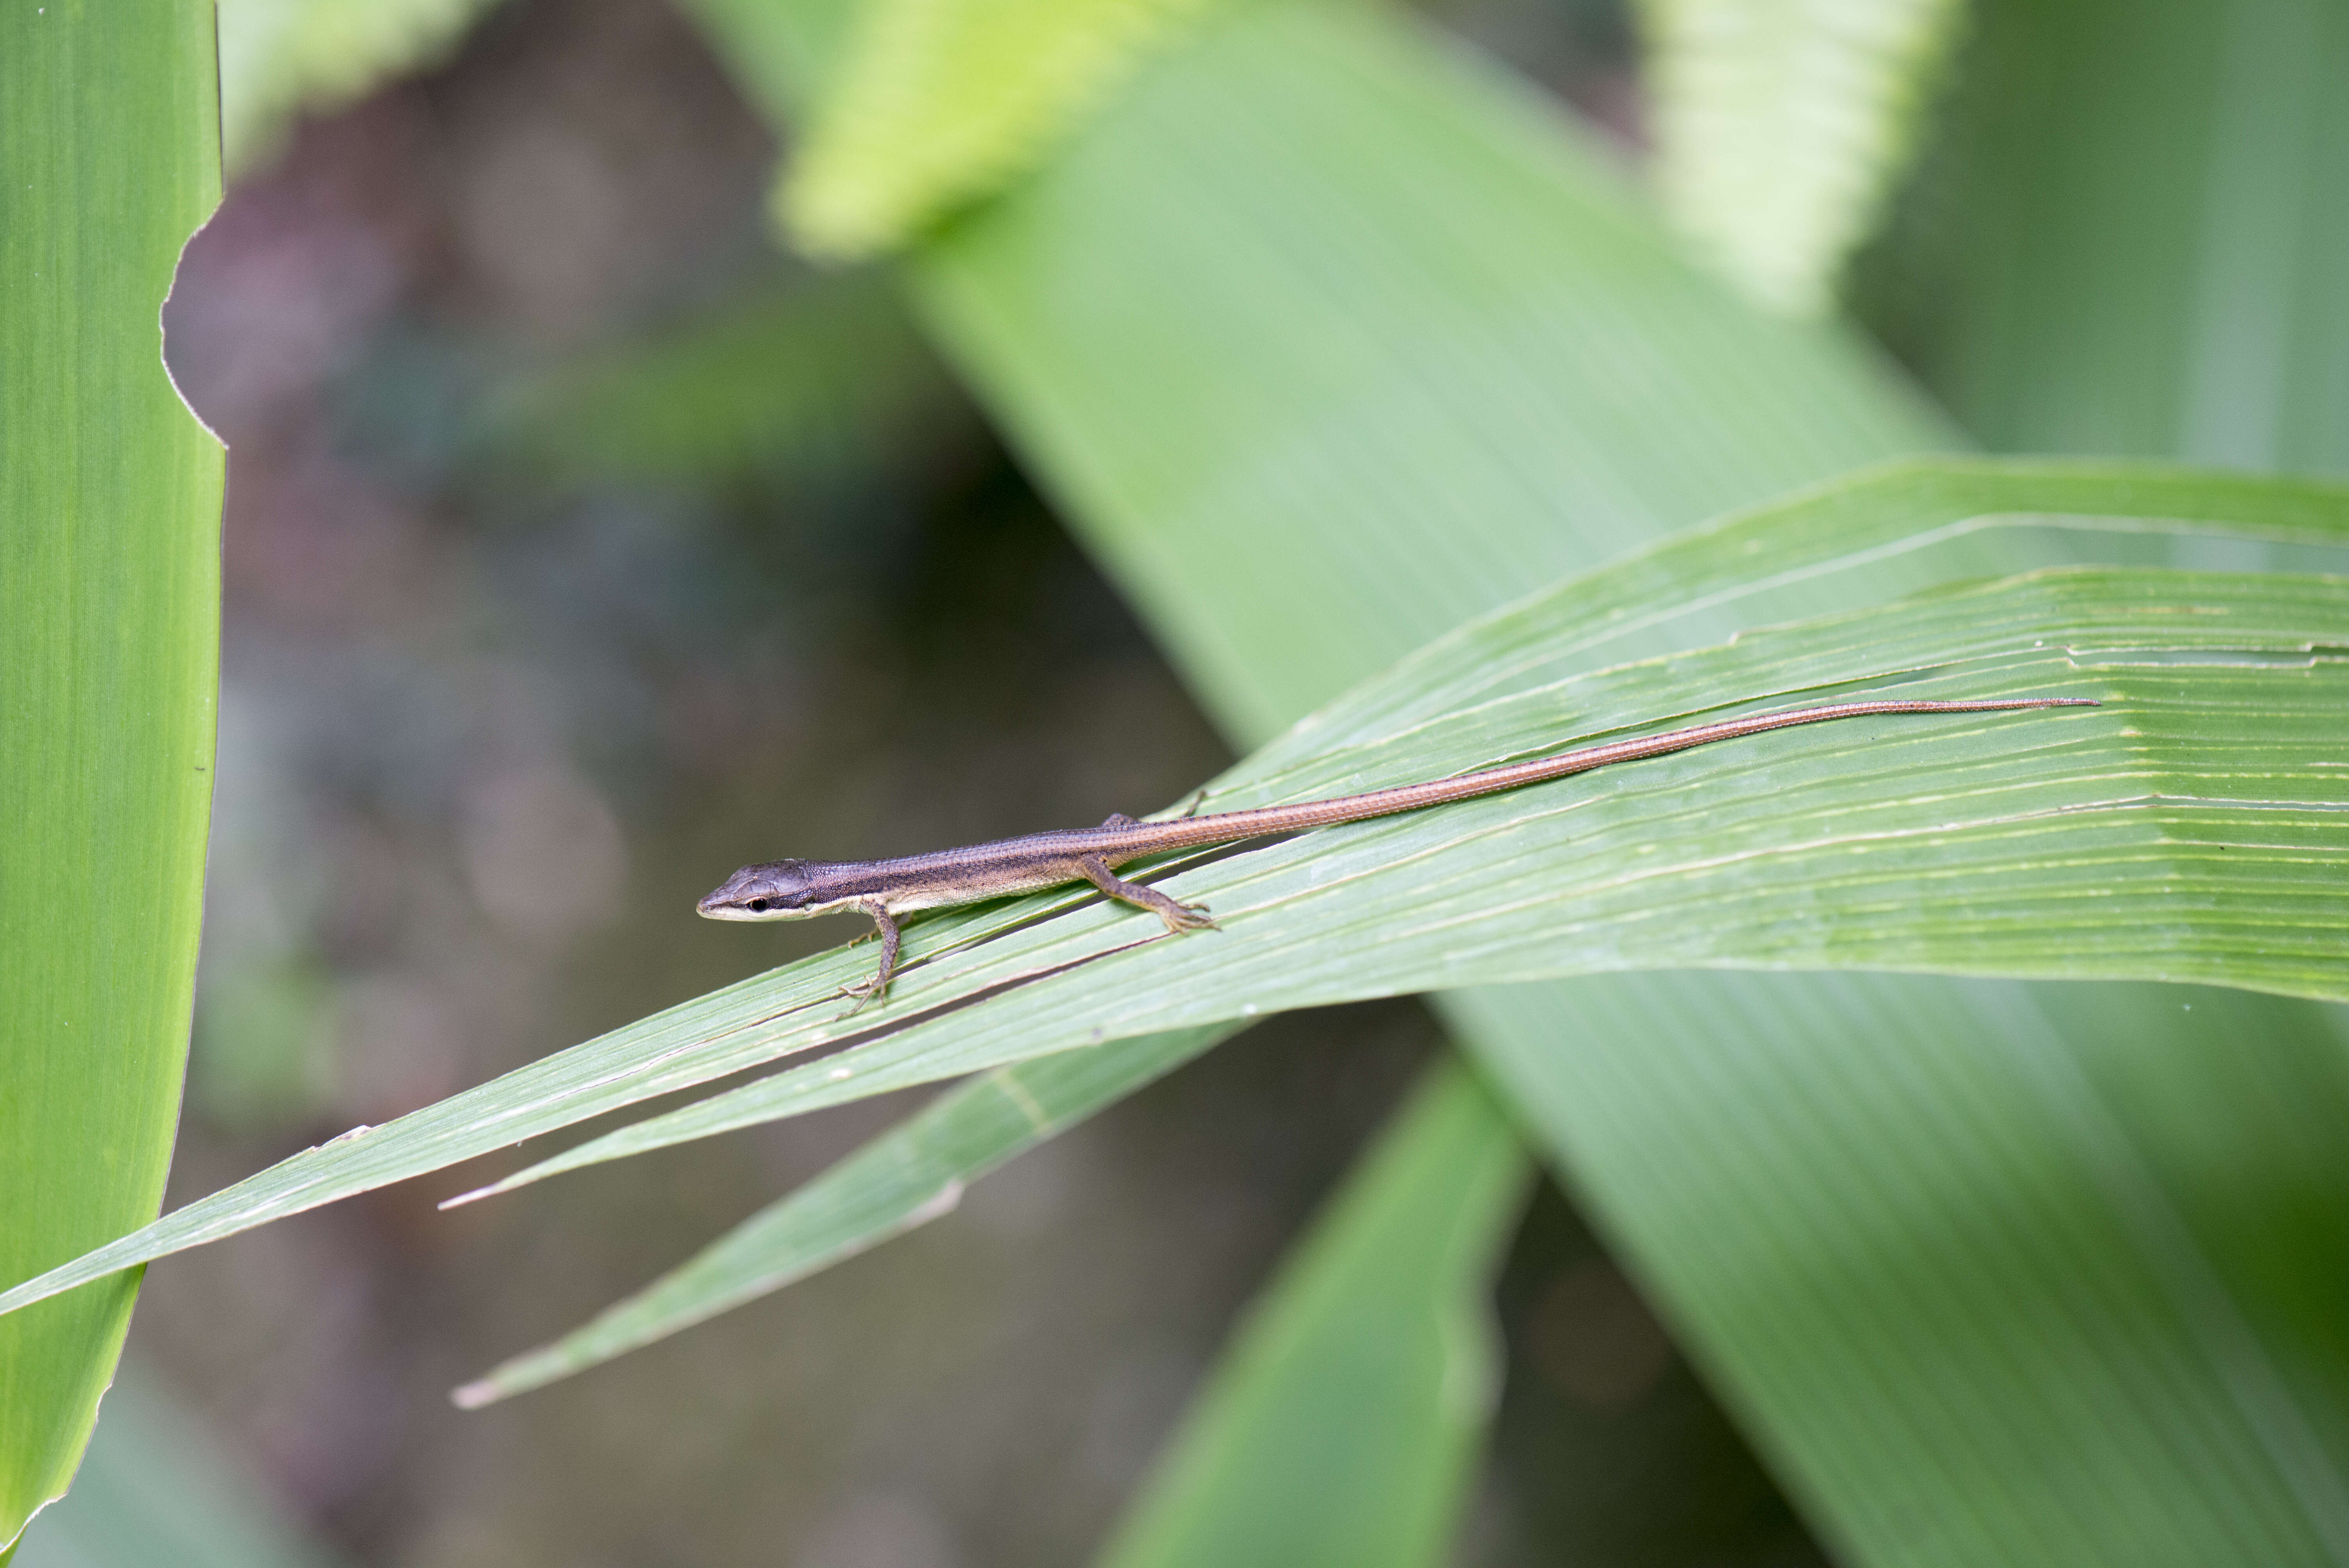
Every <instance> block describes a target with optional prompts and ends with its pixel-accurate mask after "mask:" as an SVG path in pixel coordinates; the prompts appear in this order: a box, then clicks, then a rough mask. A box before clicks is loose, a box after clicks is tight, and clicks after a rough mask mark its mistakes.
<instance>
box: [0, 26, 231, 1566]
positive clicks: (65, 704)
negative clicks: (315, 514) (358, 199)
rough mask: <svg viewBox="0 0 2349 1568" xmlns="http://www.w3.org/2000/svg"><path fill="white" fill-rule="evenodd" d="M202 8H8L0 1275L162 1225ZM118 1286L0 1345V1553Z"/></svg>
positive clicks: (130, 1284)
mask: <svg viewBox="0 0 2349 1568" xmlns="http://www.w3.org/2000/svg"><path fill="white" fill-rule="evenodd" d="M215 108H216V106H215V104H214V102H213V98H212V15H211V13H210V11H209V9H208V8H207V7H204V6H202V5H182V4H161V3H154V0H109V3H108V4H103V5H100V4H92V3H88V0H49V3H48V4H45V5H9V6H7V7H5V9H0V278H5V279H6V280H7V281H6V283H5V305H0V432H5V434H0V672H5V675H0V683H5V685H0V1215H5V1216H6V1219H5V1223H0V1274H4V1275H6V1276H8V1277H11V1278H14V1277H17V1276H21V1275H23V1274H29V1273H35V1272H37V1271H39V1270H41V1269H45V1268H47V1267H49V1266H50V1265H52V1264H57V1263H60V1262H63V1261H64V1260H66V1259H67V1258H70V1257H72V1256H74V1255H75V1254H76V1253H81V1252H83V1251H85V1250H86V1249H88V1247H90V1246H91V1245H93V1244H95V1243H98V1242H99V1241H101V1240H102V1239H104V1238H105V1237H108V1236H111V1235H119V1234H120V1233H122V1231H123V1230H125V1229H126V1228H128V1227H131V1226H136V1225H138V1224H140V1223H141V1222H145V1221H146V1220H148V1219H150V1218H151V1217H152V1216H153V1215H154V1213H155V1211H156V1208H157V1206H158V1205H159V1204H160V1202H161V1201H162V1195H163V1176H164V1171H165V1167H166V1166H167V1164H168V1162H169V1161H170V1158H171V1129H172V1122H173V1119H174V1117H175V1115H176V1113H177V1111H178V1108H179V1099H180V1079H181V1071H182V1069H183V1067H184V1065H185V1062H186V1059H187V1048H188V1018H189V1011H190V1006H191V995H192V987H193V985H194V977H195V963H196V936H197V930H198V923H199V921H200V919H201V916H202V902H203V870H204V826H205V820H206V816H207V813H208V811H209V809H210V806H211V801H212V773H211V769H212V703H213V696H214V690H215V685H216V660H217V657H218V648H219V642H220V505H221V476H222V455H221V449H220V444H219V443H218V442H216V441H214V440H213V439H212V437H211V436H210V435H209V434H207V433H206V432H205V431H204V430H203V429H202V428H201V427H200V426H199V425H198V424H197V423H196V421H195V420H194V418H192V417H191V416H190V414H189V412H188V410H187V408H186V407H184V406H182V405H181V402H180V399H179V397H178V395H177V394H176V393H175V392H174V391H173V389H172V387H171V379H170V377H168V376H167V375H166V374H165V373H164V370H163V362H162V352H161V350H162V340H161V334H160V331H159V329H158V326H157V315H158V313H159V312H160V309H161V308H162V304H163V296H164V295H165V294H167V293H168V292H169V291H170V288H171V273H172V268H173V266H174V264H175V263H177V261H178V259H179V254H180V247H181V244H182V243H183V242H185V241H186V239H187V237H188V235H189V233H190V232H191V231H193V230H194V228H195V227H196V225H197V224H199V223H201V222H203V220H204V218H205V216H206V215H207V214H208V213H210V212H211V211H212V207H213V206H214V205H215V204H216V203H217V202H218V201H219V199H220V166H219V161H218V152H217V150H218V146H219V142H218V133H217V129H216V121H215V119H214V113H215ZM137 1288H138V1278H137V1276H136V1275H125V1276H121V1277H119V1278H116V1279H112V1280H109V1281H107V1282H106V1283H104V1284H98V1285H95V1286H93V1287H92V1288H91V1289H88V1290H86V1291H82V1292H79V1293H78V1294H77V1295H73V1296H71V1297H69V1298H67V1299H66V1300H62V1301H58V1302H56V1303H54V1304H52V1305H48V1306H46V1307H43V1308H42V1309H40V1310H38V1311H36V1312H31V1313H26V1314H23V1315H18V1316H16V1317H12V1318H10V1319H8V1320H7V1321H6V1322H5V1323H0V1550H5V1546H6V1544H7V1543H8V1542H13V1541H15V1540H16V1536H17V1533H18V1532H20V1531H21V1530H22V1529H23V1528H24V1525H25V1522H26V1519H28V1518H29V1517H30V1516H31V1515H32V1513H33V1512H34V1511H36V1509H38V1508H39V1507H40V1506H41V1505H42V1504H43V1503H44V1502H46V1501H48V1500H49V1499H52V1498H55V1497H57V1496H58V1495H59V1494H60V1493H62V1492H63V1491H65V1488H66V1483H67V1480H70V1478H71V1477H72V1475H73V1470H74V1466H75V1464H76V1462H77V1461H78V1459H79V1457H80V1454H81V1450H82V1448H83V1445H84V1444H85V1443H86V1442H87V1441H88V1438H89V1432H90V1426H91V1423H92V1422H93V1421H94V1420H95V1419H96V1417H97V1407H98V1396H99V1394H100V1393H101V1392H103V1391H104V1389H105V1387H106V1385H107V1382H108V1380H109V1377H111V1376H112V1373H113V1368H114V1363H115V1357H116V1356H117V1355H118V1354H119V1351H120V1349H121V1345H122V1336H123V1331H124V1329H125V1327H126V1326H127V1325H128V1324H129V1316H130V1305H131V1301H132V1299H133V1297H134V1295H136V1293H137Z"/></svg>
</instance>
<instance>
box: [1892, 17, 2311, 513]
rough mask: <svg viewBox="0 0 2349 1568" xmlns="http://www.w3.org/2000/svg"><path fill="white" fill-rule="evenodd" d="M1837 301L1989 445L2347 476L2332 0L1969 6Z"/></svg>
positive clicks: (2027, 449)
mask: <svg viewBox="0 0 2349 1568" xmlns="http://www.w3.org/2000/svg"><path fill="white" fill-rule="evenodd" d="M1973 33H1974V36H1973V37H1972V39H1971V42H1970V44H1969V45H1968V46H1967V47H1966V48H1965V49H1964V50H1962V51H1961V55H1960V65H1961V69H1960V72H1959V76H1958V87H1957V90H1956V91H1955V92H1954V93H1953V94H1952V95H1951V101H1950V102H1949V104H1948V106H1947V108H1946V109H1945V111H1943V113H1942V114H1940V116H1939V117H1938V118H1939V119H1940V120H1941V121H1942V122H1943V127H1944V129H1942V130H1941V131H1940V132H1939V133H1938V134H1937V135H1936V137H1935V139H1934V144H1933V150H1931V151H1930V153H1929V154H1928V156H1927V158H1926V160H1925V161H1924V164H1923V166H1922V168H1921V170H1920V177H1919V180H1918V181H1917V183H1916V186H1915V188H1914V189H1913V190H1912V191H1910V193H1909V195H1908V196H1907V197H1906V198H1904V199H1903V201H1901V203H1900V204H1899V208H1898V209H1897V211H1896V213H1895V216H1894V221H1893V222H1892V223H1891V225H1890V226H1889V230H1888V233H1887V236H1886V240H1885V242H1884V244H1883V246H1882V247H1881V251H1880V253H1878V254H1876V255H1873V256H1872V257H1870V258H1869V260H1868V263H1867V264H1865V265H1864V266H1863V268H1862V269H1861V272H1860V273H1859V276H1858V281H1859V283H1860V284H1861V286H1860V287H1859V289H1858V290H1857V295H1858V297H1859V298H1860V299H1861V300H1863V301H1864V302H1865V307H1866V308H1867V310H1868V314H1869V315H1870V316H1871V318H1872V319H1874V320H1875V321H1876V322H1878V325H1879V326H1880V327H1881V329H1882V330H1884V331H1885V332H1886V333H1887V334H1888V335H1889V336H1890V337H1891V338H1892V340H1893V341H1895V342H1897V343H1898V344H1899V346H1901V348H1902V350H1903V352H1904V355H1905V356H1907V357H1908V358H1909V360H1910V362H1911V363H1912V364H1914V365H1915V366H1917V368H1918V369H1919V371H1920V373H1921V374H1922V375H1923V376H1924V377H1926V379H1927V380H1928V382H1929V383H1930V385H1931V386H1932V387H1934V389H1935V390H1936V391H1937V392H1938V393H1939V394H1940V396H1941V397H1943V398H1945V399H1946V400H1947V401H1948V403H1949V406H1950V407H1951V409H1952V410H1954V411H1955V412H1956V413H1957V415H1958V416H1959V417H1960V418H1962V419H1963V420H1964V421H1965V423H1966V425H1967V426H1968V428H1970V429H1971V430H1972V431H1974V433H1975V434H1976V435H1977V436H1978V437H1979V438H1981V439H1982V440H1983V441H1984V442H1986V443H1987V444H1989V445H1991V446H1992V447H1997V448H2004V449H2016V450H2025V451H2067V450H2068V451H2104V452H2112V453H2116V454H2118V453H2127V454H2137V455H2143V456H2147V457H2167V456H2175V457H2180V458H2187V459H2193V460H2196V461H2200V462H2217V463H2233V464H2242V465H2245V466H2249V467H2255V468H2290V469H2305V470H2311V471H2318V472H2329V473H2342V472H2349V378H2344V377H2343V375H2342V374H2341V366H2343V365H2344V364H2349V303H2344V282H2343V273H2342V267H2341V257H2342V256H2343V255H2344V253H2349V94H2344V93H2343V92H2342V91H2341V90H2340V85H2341V82H2342V80H2343V79H2344V76H2349V10H2344V8H2343V7H2341V6H2339V5H2330V4H2326V3H2324V0H2258V3H2254V4H2239V5H2230V4H2226V3H2225V0H2075V3H2074V4H2070V5H2038V4H2035V3H2033V0H1977V5H1976V19H1975V24H1974V27H1973Z"/></svg>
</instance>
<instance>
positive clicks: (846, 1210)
mask: <svg viewBox="0 0 2349 1568" xmlns="http://www.w3.org/2000/svg"><path fill="white" fill-rule="evenodd" d="M1233 1032H1234V1030H1233V1028H1232V1026H1224V1025H1217V1026H1209V1027H1206V1028H1201V1029H1186V1030H1183V1031H1181V1032H1180V1033H1176V1034H1170V1035H1144V1036H1143V1037H1141V1038H1139V1039H1133V1040H1118V1041H1114V1042H1112V1043H1111V1044H1109V1045H1106V1046H1103V1047H1101V1048H1100V1049H1098V1050H1092V1051H1080V1052H1071V1053H1069V1054H1068V1055H1066V1056H1057V1057H1044V1058H1043V1059H1041V1060H1040V1061H1034V1062H1027V1063H1022V1064H1021V1065H1019V1066H1018V1067H1009V1068H997V1069H996V1070H995V1071H993V1072H991V1073H988V1074H985V1075H984V1076H982V1077H979V1078H974V1079H972V1080H971V1081H970V1082H968V1083H967V1084H964V1085H962V1086H961V1087H960V1088H956V1089H954V1090H953V1091H951V1092H950V1093H947V1094H946V1095H942V1096H941V1097H939V1099H936V1101H934V1102H933V1103H932V1104H930V1105H928V1106H926V1107H925V1108H924V1109H922V1110H921V1111H920V1112H919V1113H917V1114H916V1115H915V1116H913V1117H910V1118H908V1119H906V1120H905V1121H904V1122H902V1123H900V1124H899V1125H898V1126H896V1127H894V1128H892V1129H890V1130H888V1131H887V1132H885V1133H883V1134H882V1135H881V1136H880V1137H879V1138H876V1139H874V1140H873V1141H872V1142H870V1143H868V1144H866V1145H865V1146H864V1148H862V1149H860V1150H857V1151H856V1152H855V1153H854V1154H852V1155H850V1156H849V1157H848V1158H847V1159H845V1160H843V1161H841V1162H840V1163H839V1164H837V1165H835V1166H833V1168H832V1169H831V1170H829V1171H825V1172H824V1173H823V1175H822V1176H819V1177H817V1178H816V1179H815V1180H814V1181H811V1182H809V1183H808V1184H807V1185H806V1186H804V1187H802V1188H801V1189H800V1190H799V1191H796V1192H794V1193H792V1195H791V1196H790V1197H788V1198H785V1199H783V1200H781V1202H776V1203H773V1204H771V1205H770V1206H769V1207H767V1208H765V1209H763V1210H761V1211H760V1212H758V1213H756V1214H753V1215H752V1216H751V1217H750V1219H748V1220H745V1221H744V1222H742V1223H741V1224H740V1225H738V1226H736V1227H735V1228H734V1229H733V1230H731V1231H730V1232H728V1233H726V1234H725V1235H724V1236H721V1237H720V1238H719V1239H718V1240H717V1241H715V1242H713V1243H710V1244H709V1246H707V1247H705V1248H703V1249H702V1250H701V1251H700V1252H699V1253H696V1254H695V1255H694V1256H693V1257H692V1258H691V1259H690V1260H689V1261H688V1262H687V1263H684V1264H680V1265H678V1267H677V1268H675V1269H672V1270H670V1271H669V1272H668V1273H667V1274H663V1275H662V1276H661V1277H660V1278H659V1279H657V1280H655V1281H654V1282H653V1283H652V1284H649V1285H647V1286H646V1287H645V1288H644V1289H643V1290H640V1291H638V1292H637V1293H636V1295H632V1296H629V1297H628V1298H627V1299H626V1300H625V1301H621V1302H618V1303H616V1304H615V1305H612V1306H610V1307H609V1308H607V1309H605V1311H603V1312H601V1313H599V1314H597V1315H596V1316H595V1320H594V1321H593V1322H591V1323H588V1324H585V1325H584V1326H581V1327H579V1328H577V1329H574V1331H573V1332H571V1333H569V1334H566V1335H564V1336H563V1337H562V1338H560V1339H557V1340H555V1341H554V1342H553V1343H551V1344H548V1345H544V1346H540V1347H539V1348H538V1349H536V1350H533V1351H530V1352H528V1353H527V1354H524V1355H522V1356H518V1357H514V1358H513V1359H512V1360H510V1361H507V1362H504V1363H502V1364H501V1365H500V1366H498V1367H494V1368H492V1370H491V1371H490V1372H489V1374H488V1375H487V1376H485V1377H481V1378H478V1379H476V1380H475V1381H473V1382H471V1383H468V1384H466V1385H465V1386H464V1387H461V1388H460V1389H458V1390H457V1391H456V1394H455V1396H454V1398H455V1399H456V1401H457V1403H458V1404H460V1405H462V1406H464V1407H465V1408H468V1409H472V1408H478V1407H480V1406H482V1405H487V1404H491V1403H493V1402H495V1401H496V1400H499V1399H503V1398H508V1397H510V1396H512V1395H514V1394H520V1393H523V1392H526V1391H527V1390H529V1389H532V1388H537V1387H543V1386H544V1385H546V1384H548V1383H552V1382H554V1381H555V1380H556V1379H557V1378H560V1377H570V1376H571V1375H572V1374H574V1373H575V1372H584V1371H585V1370H586V1369H587V1368H588V1367H595V1366H598V1365H600V1364H602V1363H603V1362H605V1361H609V1360H610V1359H611V1358H612V1357H615V1356H619V1355H622V1354H625V1353H626V1352H627V1351H630V1350H634V1349H636V1348H637V1347H638V1346H644V1345H649V1344H651V1343H653V1341H655V1340H657V1339H661V1338H665V1337H666V1336H669V1335H671V1334H675V1333H676V1332H677V1331H678V1329H681V1328H688V1327H690V1326H693V1325H694V1324H697V1323H699V1322H702V1321H703V1320H705V1319H707V1318H711V1317H715V1316H716V1315H718V1314H719V1313H721V1312H725V1311H728V1310H730V1309H731V1308H733V1307H737V1306H740V1305H742V1304H743V1303H744V1302H747V1301H754V1300H756V1299H757V1298H758V1297H760V1296H761V1295H767V1294H768V1293H769V1292H771V1291H777V1290H781V1288H782V1287H783V1286H785V1285H787V1284H792V1283H794V1282H795V1281H798V1280H802V1279H805V1278H806V1277H807V1276H808V1275H810V1274H815V1273H817V1272H818V1271H820V1270H823V1269H827V1268H830V1267H831V1266H832V1265H833V1264H836V1263H841V1262H843V1261H845V1260H846V1259H848V1258H851V1257H854V1256H855V1255H856V1254H857V1253H861V1252H863V1251H864V1250H865V1249H866V1248H868V1247H872V1246H876V1245H878V1244H879V1243H882V1242H885V1241H886V1240H888V1239H889V1238H890V1237H892V1236H895V1235H898V1234H901V1233H904V1232H905V1231H909V1230H912V1229H913V1228H914V1227H915V1226H916V1225H925V1224H927V1223H928V1222H930V1221H932V1220H935V1219H938V1218H940V1217H941V1216H943V1215H945V1214H947V1213H949V1212H952V1211H953V1209H954V1208H955V1206H956V1205H957V1203H959V1202H961V1201H962V1194H963V1191H964V1189H965V1188H967V1187H968V1185H969V1184H970V1183H971V1182H973V1181H978V1179H979V1178H980V1177H982V1176H984V1175H986V1174H987V1173H988V1171H992V1170H994V1169H995V1168H996V1167H997V1166H999V1165H1000V1164H1002V1163H1003V1162H1004V1161H1007V1160H1010V1159H1013V1158H1015V1157H1016V1156H1018V1155H1019V1154H1021V1153H1023V1152H1025V1151H1026V1150H1029V1149H1031V1148H1033V1147H1034V1146H1035V1145H1037V1144H1039V1143H1040V1142H1042V1141H1043V1140H1046V1139H1048V1138H1051V1137H1055V1136H1057V1135H1058V1134H1060V1133H1061V1132H1062V1131H1065V1130H1067V1129H1069V1128H1071V1127H1073V1126H1075V1125H1076V1124H1077V1123H1078V1122H1080V1121H1082V1120H1084V1119H1086V1118H1087V1117H1089V1116H1091V1115H1092V1113H1093V1112H1095V1111H1097V1110H1099V1109H1102V1107H1103V1106H1106V1105H1109V1104H1111V1103H1112V1102H1114V1101H1116V1100H1119V1099H1123V1098H1124V1097H1125V1096H1127V1095H1129V1094H1132V1093H1133V1092H1134V1091H1135V1090H1137V1089H1139V1088H1143V1086H1145V1085H1147V1084H1150V1083H1152V1082H1154V1081H1155V1080H1156V1079H1158V1078H1162V1077H1164V1075H1166V1074H1167V1073H1170V1072H1172V1071H1174V1069H1175V1068H1178V1067H1181V1066H1182V1065H1183V1064H1184V1063H1185V1062H1187V1061H1189V1060H1190V1059H1191V1058H1192V1057H1195V1056H1197V1055H1199V1054H1200V1053H1201V1052H1203V1051H1205V1050H1206V1049H1207V1048H1208V1047H1211V1046H1213V1045H1215V1044H1216V1043H1217V1042H1218V1041H1220V1040H1222V1039H1224V1038H1226V1037H1228V1036H1229V1035H1231V1034H1232V1033H1233ZM442 1206H443V1207H444V1208H445V1207H447V1205H446V1204H444V1205H442Z"/></svg>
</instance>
